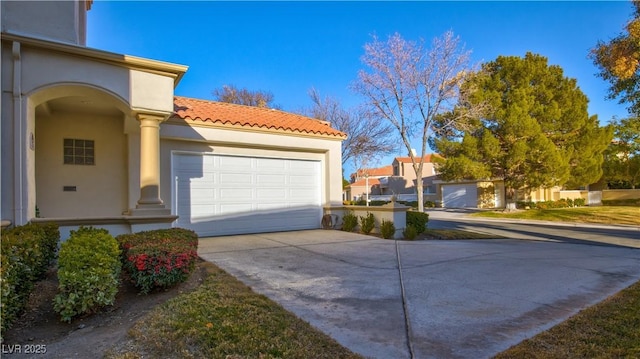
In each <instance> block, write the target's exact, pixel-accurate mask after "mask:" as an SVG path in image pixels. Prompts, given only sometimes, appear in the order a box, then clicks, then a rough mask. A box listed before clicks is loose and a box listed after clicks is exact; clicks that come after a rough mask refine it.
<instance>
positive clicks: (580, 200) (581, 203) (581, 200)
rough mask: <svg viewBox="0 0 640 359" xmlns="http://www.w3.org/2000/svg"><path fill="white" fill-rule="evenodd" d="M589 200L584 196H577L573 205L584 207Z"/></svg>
mask: <svg viewBox="0 0 640 359" xmlns="http://www.w3.org/2000/svg"><path fill="white" fill-rule="evenodd" d="M586 203H587V201H586V200H585V199H584V198H576V199H574V200H573V205H574V206H576V207H584V206H585V204H586Z"/></svg>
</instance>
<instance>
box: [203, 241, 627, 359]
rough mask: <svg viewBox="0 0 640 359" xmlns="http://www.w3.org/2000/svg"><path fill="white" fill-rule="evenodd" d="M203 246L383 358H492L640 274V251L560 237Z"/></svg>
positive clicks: (332, 331)
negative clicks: (564, 240) (557, 239)
mask: <svg viewBox="0 0 640 359" xmlns="http://www.w3.org/2000/svg"><path fill="white" fill-rule="evenodd" d="M199 254H200V256H201V257H202V258H204V259H206V260H208V261H211V262H214V263H215V264H217V265H218V266H220V267H221V268H223V269H224V270H226V271H228V272H229V273H231V274H232V275H234V276H236V277H237V278H238V279H240V280H241V281H243V282H244V283H246V284H247V285H249V286H251V287H252V288H253V289H254V290H255V291H257V292H259V293H262V294H265V295H267V296H268V297H270V298H271V299H273V300H275V301H276V302H279V303H280V304H282V305H283V306H284V307H285V308H287V309H288V310H290V311H292V312H293V313H295V314H296V315H298V316H299V317H301V318H302V319H303V320H306V321H308V322H310V323H311V324H312V325H314V326H315V327H317V328H319V329H320V330H322V331H324V332H325V333H327V334H328V335H330V336H332V337H333V338H335V339H336V340H338V342H340V343H341V344H343V345H345V346H346V347H348V348H350V349H352V350H353V351H355V352H357V353H360V354H362V355H364V356H367V357H372V358H410V357H415V358H482V357H490V356H492V355H494V354H496V353H498V352H500V351H502V350H504V349H506V348H508V347H509V346H511V345H513V344H517V343H519V342H520V341H521V340H523V339H525V338H528V337H530V336H532V335H534V334H536V333H538V332H540V331H542V330H545V329H547V328H549V327H551V326H553V325H555V324H557V323H559V322H561V321H563V320H565V319H566V318H568V317H569V316H571V315H572V314H574V313H576V312H578V311H579V310H581V309H583V308H585V307H587V306H590V305H593V304H595V303H597V302H599V301H601V300H603V299H604V298H606V297H607V296H609V295H611V294H614V293H616V292H617V291H619V290H621V289H623V288H625V287H627V286H628V285H630V284H632V283H634V282H635V281H637V280H638V279H640V250H637V249H632V248H621V247H615V246H591V245H581V244H574V243H559V242H534V241H523V240H486V241H485V240H483V241H478V240H476V241H415V242H409V241H392V240H382V239H378V238H375V237H370V236H364V235H359V234H354V233H345V232H340V231H323V230H311V231H299V232H286V233H269V234H257V235H241V236H230V237H216V238H203V239H201V240H200V246H199ZM401 279H402V280H401ZM403 293H404V295H403Z"/></svg>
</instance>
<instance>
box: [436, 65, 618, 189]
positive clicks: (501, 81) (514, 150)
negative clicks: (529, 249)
mask: <svg viewBox="0 0 640 359" xmlns="http://www.w3.org/2000/svg"><path fill="white" fill-rule="evenodd" d="M461 91H463V92H466V93H467V95H466V96H463V97H462V98H466V99H468V101H467V102H464V103H458V106H457V107H456V108H455V109H454V110H453V111H452V113H455V112H465V111H466V109H467V108H468V107H469V106H477V104H479V103H485V104H488V106H486V108H487V110H486V111H484V113H483V114H482V115H481V116H480V117H477V118H474V119H472V120H470V121H467V122H466V123H464V124H459V125H458V126H457V128H455V129H454V130H449V131H441V132H436V133H439V136H438V137H437V138H434V139H432V143H433V144H434V146H436V148H437V149H438V151H439V152H440V153H442V154H443V155H444V157H445V158H446V160H445V161H444V162H443V163H441V164H439V165H438V170H439V171H440V173H441V177H442V178H443V179H444V180H459V179H496V178H500V179H503V180H504V182H505V187H506V189H507V197H508V199H509V200H511V201H514V200H515V198H514V195H515V193H517V191H518V190H525V191H527V190H531V189H536V188H539V187H551V186H555V185H564V184H569V185H571V186H581V185H588V184H589V183H593V182H596V181H597V180H598V179H599V178H600V177H601V175H602V171H601V170H600V168H601V164H602V160H603V156H602V153H603V151H604V150H605V148H606V147H607V144H608V143H609V141H610V140H611V131H610V130H609V129H608V128H601V127H599V125H598V121H597V118H596V117H595V116H591V117H590V116H589V115H588V112H587V102H588V99H587V97H586V96H585V95H584V93H583V92H582V91H581V90H580V88H579V87H578V86H577V83H576V80H575V79H570V78H567V77H565V76H564V75H563V71H562V69H561V68H560V67H558V66H549V65H548V64H547V59H546V58H545V57H543V56H540V55H535V54H532V53H527V54H526V55H525V57H524V58H521V57H517V56H500V57H498V58H497V59H496V60H495V61H492V62H489V63H486V64H484V65H483V66H482V69H481V70H480V71H479V72H477V73H475V74H474V75H473V76H470V77H469V79H468V81H466V82H465V84H464V85H463V86H462V89H461ZM452 113H447V114H444V115H442V116H440V117H439V119H438V121H436V122H437V123H447V116H452V115H453V114H452Z"/></svg>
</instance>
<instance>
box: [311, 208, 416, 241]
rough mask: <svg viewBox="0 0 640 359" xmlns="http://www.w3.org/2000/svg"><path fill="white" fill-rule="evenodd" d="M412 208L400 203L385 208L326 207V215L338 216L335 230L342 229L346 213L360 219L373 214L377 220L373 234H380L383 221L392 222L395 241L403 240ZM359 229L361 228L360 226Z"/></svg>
mask: <svg viewBox="0 0 640 359" xmlns="http://www.w3.org/2000/svg"><path fill="white" fill-rule="evenodd" d="M409 209H410V207H407V206H403V205H401V204H399V203H393V202H392V203H387V204H385V205H383V206H368V207H367V206H343V207H325V208H324V214H330V215H336V216H337V217H338V221H337V222H336V224H335V228H336V229H339V228H341V227H342V217H343V216H344V214H345V213H347V212H349V211H351V212H353V214H354V215H356V216H357V217H358V218H360V217H364V216H366V215H367V213H373V217H374V219H375V228H374V230H373V233H380V224H382V220H383V219H384V220H386V221H392V222H393V225H394V227H395V228H396V232H395V234H394V236H393V238H394V239H401V238H403V237H404V236H403V234H402V232H403V231H404V229H405V227H406V225H407V211H408V210H409ZM357 228H360V226H359V225H358V227H357Z"/></svg>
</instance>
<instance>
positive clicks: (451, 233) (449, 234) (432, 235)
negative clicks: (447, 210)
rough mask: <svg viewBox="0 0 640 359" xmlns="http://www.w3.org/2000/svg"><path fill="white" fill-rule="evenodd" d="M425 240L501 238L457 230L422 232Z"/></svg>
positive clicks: (428, 230) (429, 230)
mask: <svg viewBox="0 0 640 359" xmlns="http://www.w3.org/2000/svg"><path fill="white" fill-rule="evenodd" d="M424 238H425V239H446V240H448V239H496V238H503V237H501V236H498V235H495V234H485V233H478V232H469V231H463V230H459V229H427V230H425V231H424Z"/></svg>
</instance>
